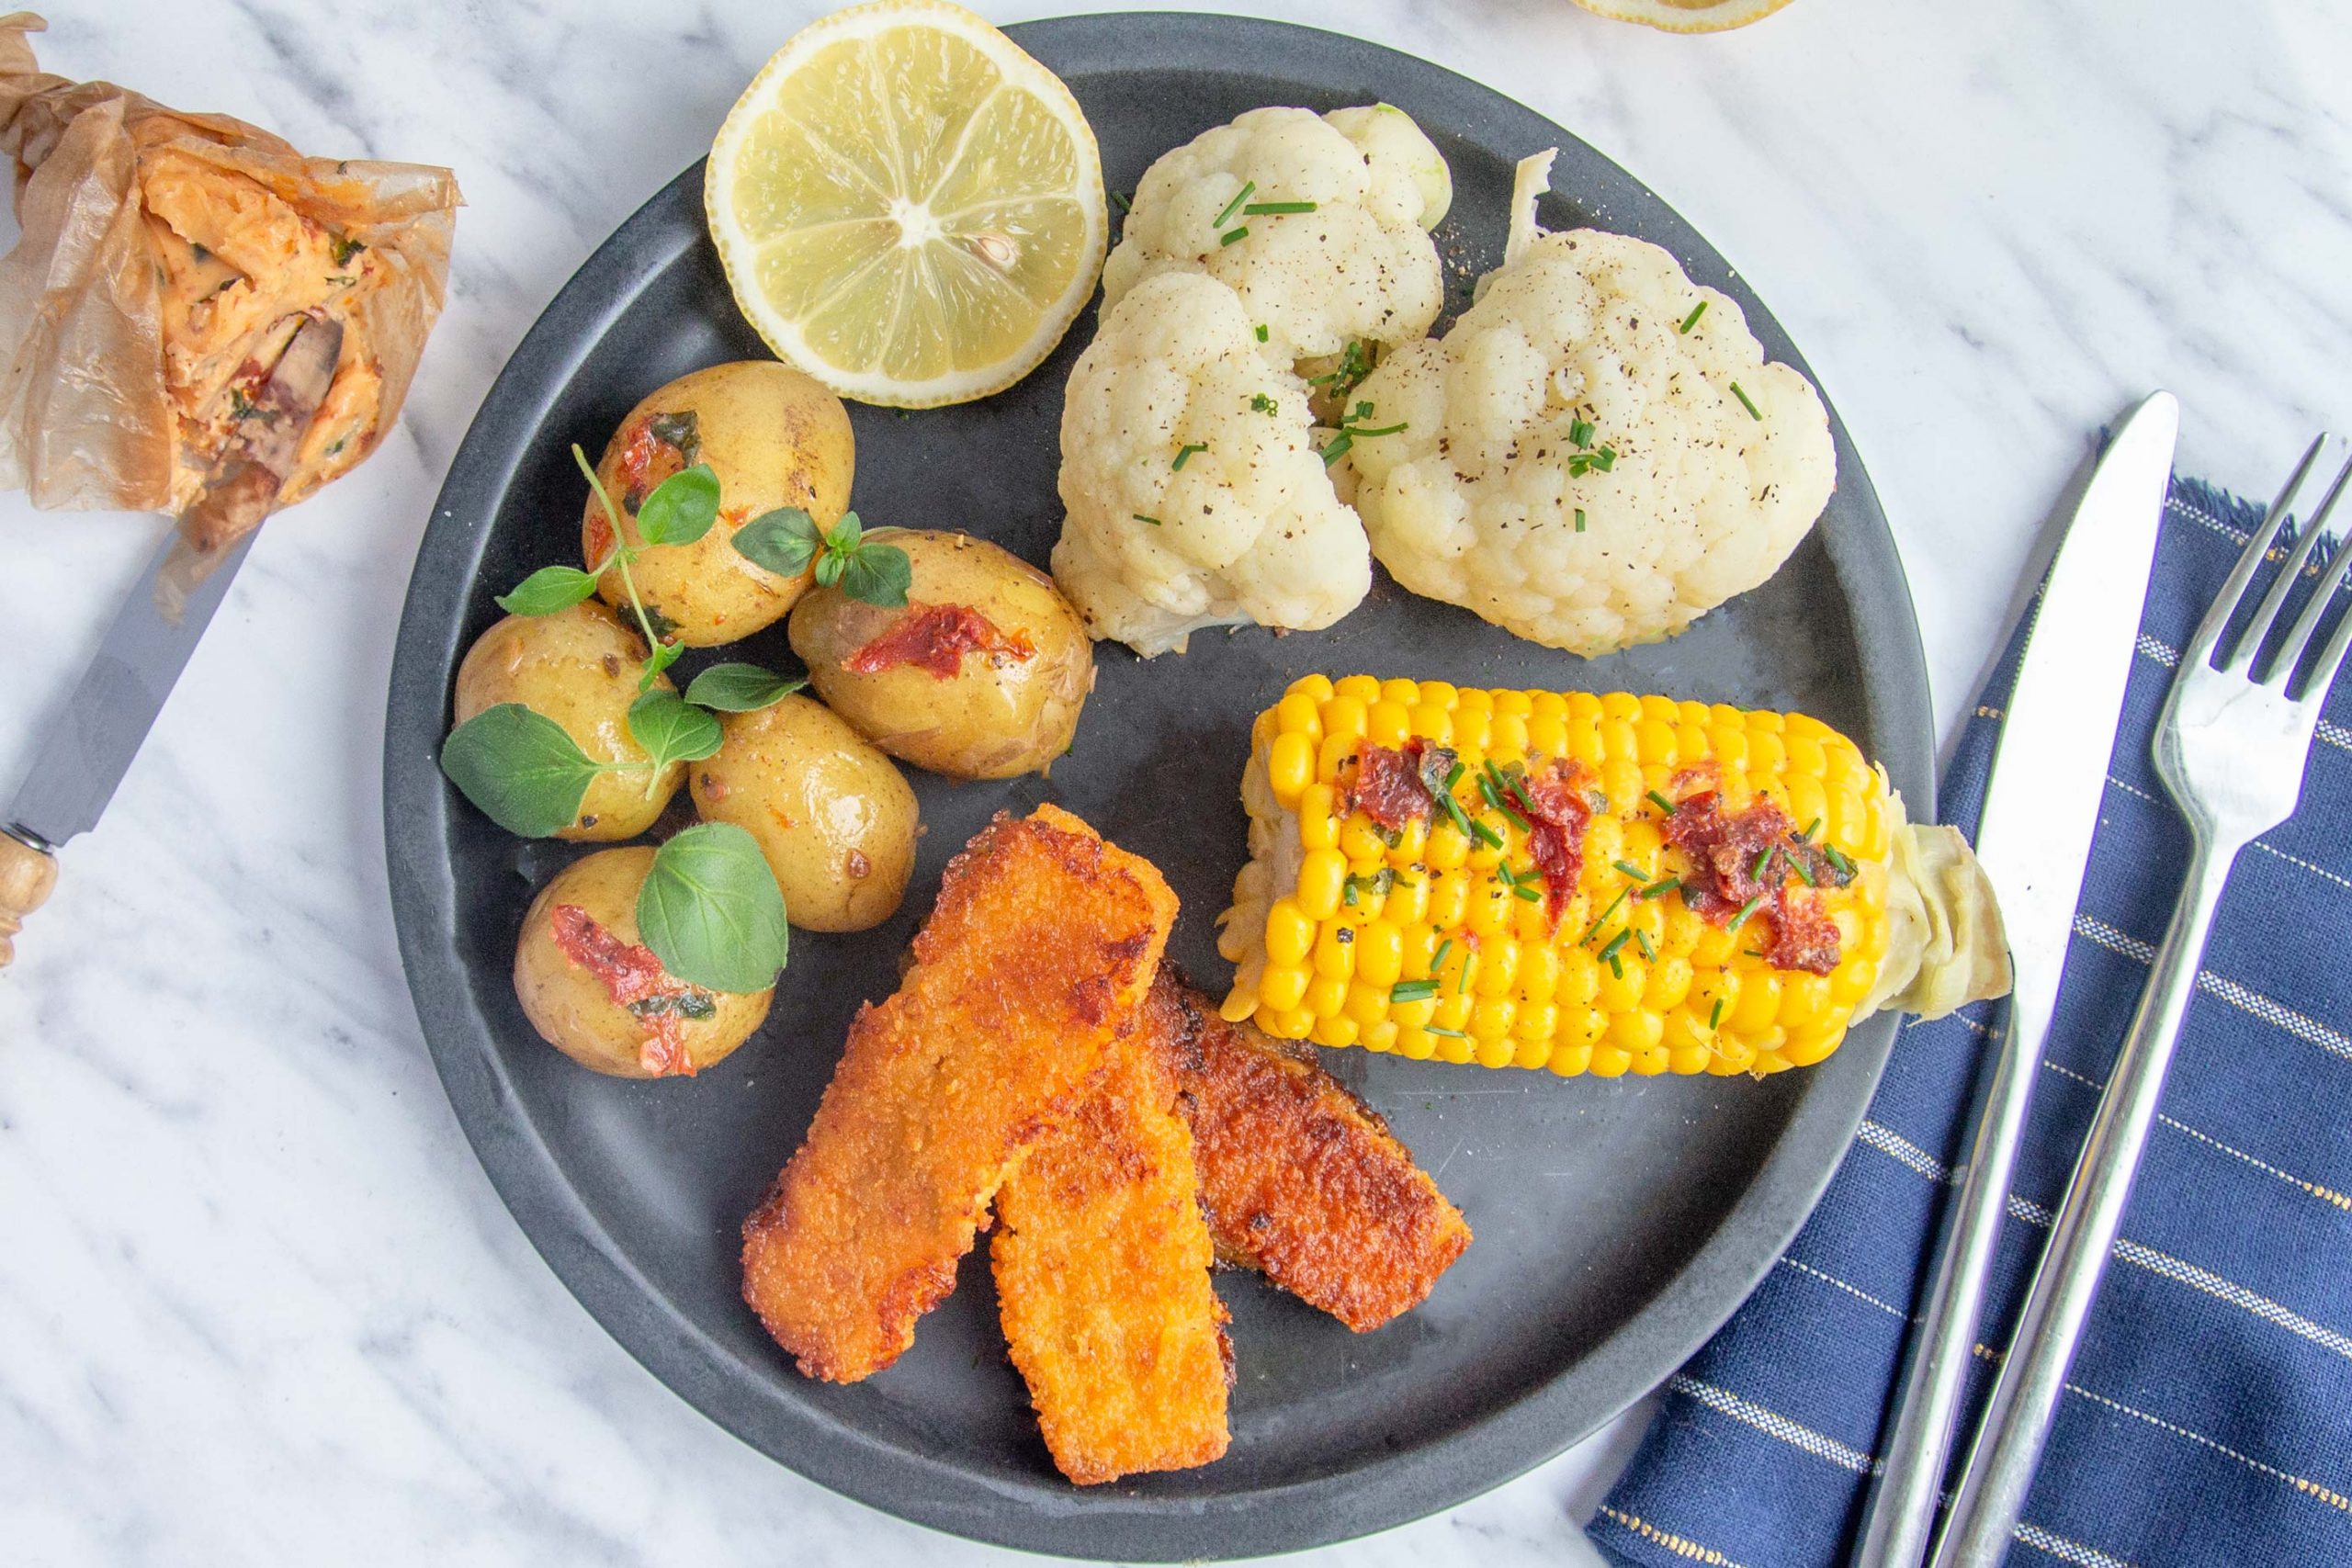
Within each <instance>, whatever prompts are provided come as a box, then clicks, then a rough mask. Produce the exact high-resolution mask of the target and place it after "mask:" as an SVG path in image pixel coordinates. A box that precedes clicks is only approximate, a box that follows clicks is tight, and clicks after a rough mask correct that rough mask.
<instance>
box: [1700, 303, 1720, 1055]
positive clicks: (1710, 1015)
mask: <svg viewBox="0 0 2352 1568" xmlns="http://www.w3.org/2000/svg"><path fill="white" fill-rule="evenodd" d="M1701 308H1702V309H1704V307H1703V306H1702V307H1701ZM1723 1021H1724V999H1723V998H1721V997H1717V998H1715V1005H1714V1006H1713V1007H1712V1008H1710V1009H1708V1010H1707V1027H1708V1028H1709V1029H1714V1028H1717V1027H1719V1026H1720V1025H1721V1024H1722V1023H1723Z"/></svg>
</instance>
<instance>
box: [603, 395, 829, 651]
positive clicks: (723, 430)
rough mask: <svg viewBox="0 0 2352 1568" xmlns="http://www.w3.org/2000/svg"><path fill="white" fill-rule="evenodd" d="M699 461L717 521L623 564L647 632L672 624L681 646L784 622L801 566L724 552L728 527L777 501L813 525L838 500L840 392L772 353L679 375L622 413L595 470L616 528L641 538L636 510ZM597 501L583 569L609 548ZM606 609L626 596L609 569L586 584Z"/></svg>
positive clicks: (800, 588)
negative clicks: (714, 488) (593, 586)
mask: <svg viewBox="0 0 2352 1568" xmlns="http://www.w3.org/2000/svg"><path fill="white" fill-rule="evenodd" d="M698 462H699V463H705V464H707V465H709V468H710V470H711V472H713V473H714V474H716V475H718V522H716V523H714V524H713V525H711V528H710V532H708V533H707V534H705V535H704V536H702V537H701V538H699V539H696V540H695V542H694V543H692V544H687V545H654V546H650V547H646V548H645V549H644V552H643V553H642V554H641V555H639V557H638V558H637V561H636V563H635V564H634V565H633V566H631V567H630V568H629V571H630V573H631V575H632V576H634V577H635V579H636V581H637V592H638V597H639V599H640V600H642V601H643V602H644V604H645V608H646V610H647V612H648V613H649V614H650V615H654V616H657V617H659V618H658V619H656V620H655V621H654V629H655V630H656V631H657V632H666V631H667V630H668V629H670V628H675V630H676V633H677V637H678V640H679V641H680V642H683V643H684V644H685V645H686V646H687V647H689V648H709V647H713V646H715V645H717V644H718V643H722V642H733V641H734V640H735V639H736V638H738V637H749V636H750V635H751V634H752V633H753V632H755V631H758V630H759V629H760V628H761V627H762V626H772V625H774V624H775V622H777V621H780V620H782V619H783V618H784V616H785V613H786V611H788V610H790V609H791V608H792V606H793V604H794V602H795V601H796V600H797V599H798V598H799V597H800V595H801V594H802V592H805V591H806V590H807V589H808V587H809V572H807V571H803V572H801V573H800V574H799V575H798V576H797V577H779V576H777V575H776V574H775V572H772V571H770V570H767V569H766V568H765V567H761V566H754V565H753V564H752V562H751V561H749V560H747V559H745V558H743V557H741V556H740V555H738V554H736V553H735V546H734V537H735V530H736V529H738V528H741V526H742V525H744V524H746V523H748V522H750V521H751V520H752V518H754V517H758V516H760V515H762V514H763V513H769V512H773V511H775V509H776V508H777V507H779V506H797V507H799V508H800V509H801V510H802V511H804V512H806V513H809V518H810V519H811V520H812V521H813V522H814V523H815V524H816V525H817V526H818V527H820V528H831V526H832V525H834V524H835V523H838V522H839V521H841V515H842V512H843V511H844V510H846V509H847V508H848V506H849V484H850V476H851V473H852V471H853V470H854V468H855V467H856V443H855V441H854V437H853V436H852V435H851V434H850V425H849V414H848V413H847V412H845V411H844V410H843V409H842V400H840V399H839V398H837V397H835V396H833V394H832V393H831V391H830V390H828V389H826V388H825V387H824V386H823V385H821V384H820V383H819V382H817V381H815V380H813V379H811V378H809V377H807V376H804V375H802V374H801V373H800V372H799V371H797V370H795V369H793V368H792V367H789V366H786V365H779V364H777V363H775V361H774V360H741V361H739V362H737V363H735V364H731V365H714V366H711V367H709V368H707V369H704V370H697V371H695V372H694V373H693V374H692V375H690V376H681V377H679V378H677V379H676V380H674V381H673V382H671V383H670V384H669V385H668V386H666V387H664V388H662V389H661V390H660V391H658V392H655V393H654V394H653V395H652V396H651V397H650V398H647V399H646V400H644V401H643V402H641V403H639V404H638V405H637V407H635V408H633V409H631V410H630V411H629V414H628V418H627V419H625V420H623V421H621V427H620V428H619V429H618V430H616V431H615V432H614V433H613V438H612V440H611V441H610V442H609V443H607V444H606V446H605V457H604V460H603V461H602V462H600V463H598V464H597V465H596V477H597V479H599V480H600V481H601V482H602V483H603V484H604V487H605V493H607V494H608V495H610V496H611V497H612V498H613V505H614V506H615V507H616V509H618V511H619V513H620V514H621V531H622V533H623V535H624V536H626V537H627V538H628V542H629V543H630V544H631V545H642V544H643V540H642V538H641V537H640V536H639V534H638V531H637V512H638V508H639V505H641V504H642V503H643V502H644V500H645V498H646V497H647V496H649V495H650V494H651V493H653V489H654V487H655V486H657V485H659V484H660V483H661V482H662V480H663V479H668V478H669V477H670V476H671V475H672V474H674V473H676V472H677V471H678V470H679V469H681V468H691V467H692V466H693V465H695V463H698ZM612 544H613V531H612V526H611V525H610V523H609V522H608V521H607V520H606V518H605V508H604V505H603V503H602V502H598V501H597V499H596V498H595V496H594V495H593V494H592V495H590V496H589V497H588V501H587V508H586V510H585V511H584V512H583V513H582V514H581V522H580V548H581V553H582V555H584V556H585V557H586V558H587V561H586V564H587V566H588V567H589V568H591V569H592V570H593V569H594V567H595V565H596V563H597V562H599V561H601V560H603V559H604V558H605V554H606V552H607V551H609V550H610V549H611V548H612ZM597 592H600V593H602V594H603V595H604V597H605V603H606V604H611V605H613V606H614V607H615V608H620V607H622V606H625V605H627V604H628V590H627V589H626V588H625V587H624V586H623V585H622V582H621V576H620V570H619V568H618V567H615V568H614V569H612V570H608V571H606V572H605V576H604V581H601V582H599V583H598V584H597Z"/></svg>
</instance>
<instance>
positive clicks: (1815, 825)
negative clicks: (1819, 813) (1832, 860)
mask: <svg viewBox="0 0 2352 1568" xmlns="http://www.w3.org/2000/svg"><path fill="white" fill-rule="evenodd" d="M1820 831H1821V818H1818V817H1816V818H1814V819H1813V820H1812V821H1810V822H1808V823H1806V824H1805V825H1804V832H1802V833H1799V834H1798V835H1797V841H1798V842H1799V843H1803V842H1805V841H1806V840H1810V839H1811V838H1812V837H1813V836H1814V835H1815V833H1818V832H1820Z"/></svg>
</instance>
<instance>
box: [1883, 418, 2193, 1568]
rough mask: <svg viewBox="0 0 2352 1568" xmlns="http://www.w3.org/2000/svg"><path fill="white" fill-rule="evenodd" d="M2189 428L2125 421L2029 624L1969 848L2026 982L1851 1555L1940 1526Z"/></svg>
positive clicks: (1999, 1051) (1981, 1112)
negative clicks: (1988, 1283)
mask: <svg viewBox="0 0 2352 1568" xmlns="http://www.w3.org/2000/svg"><path fill="white" fill-rule="evenodd" d="M2179 434H2180V404H2179V401H2178V400H2177V399H2175V398H2174V397H2173V395H2172V394H2171V393H2169V392H2154V393H2151V394H2150V395H2149V396H2148V398H2147V399H2146V400H2144V401H2143V402H2142V403H2141V404H2140V406H2139V407H2138V408H2136V409H2134V410H2133V411H2132V412H2131V415H2130V417H2129V418H2127V419H2126V420H2125V421H2124V422H2123V424H2122V427H2121V428H2120V429H2119V430H2118V431H2117V432H2116V434H2115V439H2114V440H2113V441H2112V442H2110V443H2109V446H2108V448H2107V452H2106V455H2105V456H2104V457H2101V458H2100V459H2099V462H2098V468H2097V469H2095V470H2094V471H2093V473H2092V475H2091V479H2090V483H2089V485H2088V486H2087V487H2086V489H2085V490H2084V491H2083V496H2082V500H2081V501H2080V502H2079V503H2078V504H2077V505H2076V506H2075V515H2074V517H2073V519H2072V520H2071V521H2070V522H2069V523H2068V525H2067V527H2066V534H2065V538H2064V541H2063V543H2062V544H2061V545H2060V547H2059V550H2058V557H2057V559H2056V560H2055V561H2053V562H2052V564H2051V568H2050V575H2049V577H2048V579H2047V580H2046V581H2044V582H2043V584H2042V588H2041V594H2040V596H2039V598H2038V599H2037V601H2036V603H2035V607H2034V610H2033V624H2032V626H2030V628H2029V630H2028V631H2027V633H2026V647H2025V656H2024V658H2023V660H2022V661H2021V662H2020V663H2019V664H2018V674H2017V682H2016V684H2015V686H2014V688H2013V689H2012V691H2011V694H2010V696H2009V701H2008V708H2007V714H2006V715H2005V716H2003V720H2002V726H2001V739H2000V744H1999V748H1998V750H1996V753H1995V755H1994V759H1993V773H1992V778H1991V781H1990V783H1989V784H1987V785H1986V787H1985V814H1984V818H1983V819H1982V821H1981V822H1980V823H1979V825H1978V828H1977V830H1976V856H1977V859H1978V860H1979V861H1981V862H1982V863H1984V866H1985V874H1986V875H1987V876H1988V877H1989V878H1990V879H1991V881H1992V884H1993V891H1994V893H1995V895H1996V897H1998V899H1999V901H2000V906H2001V919H2002V921H2003V923H2004V924H2005V926H2006V927H2007V931H2008V939H2009V954H2010V962H2011V964H2012V965H2013V967H2014V969H2015V972H2016V982H2015V988H2014V989H2013V990H2012V991H2011V993H2010V996H2009V1006H2008V1009H2007V1019H2006V1021H2005V1023H2004V1026H2003V1028H2002V1030H2001V1032H1999V1033H1998V1034H1997V1035H1996V1036H1995V1037H1994V1038H1993V1039H1992V1040H1991V1041H1990V1042H1988V1047H1989V1049H1990V1051H1991V1053H1992V1066H1991V1073H1990V1077H1989V1079H1988V1080H1987V1082H1986V1083H1985V1087H1984V1089H1983V1090H1982V1092H1981V1094H1980V1096H1979V1102H1978V1106H1977V1110H1976V1123H1975V1128H1974V1131H1973V1134H1972V1135H1971V1138H1970V1143H1969V1152H1968V1162H1967V1165H1966V1166H1965V1167H1964V1168H1963V1170H1962V1173H1961V1175H1960V1190H1959V1191H1958V1193H1957V1194H1956V1195H1955V1196H1954V1198H1953V1200H1952V1202H1951V1208H1950V1210H1949V1211H1948V1213H1947V1216H1946V1219H1945V1227H1944V1233H1943V1239H1942V1243H1941V1247H1940V1248H1939V1255H1938V1258H1937V1261H1936V1266H1935V1271H1934V1274H1933V1276H1932V1277H1931V1279H1930V1280H1929V1282H1928V1294H1927V1296H1926V1298H1925V1299H1926V1303H1927V1310H1926V1314H1925V1315H1924V1316H1923V1317H1922V1318H1921V1319H1920V1322H1919V1326H1918V1330H1917V1333H1916V1334H1915V1335H1914V1336H1913V1337H1912V1341H1911V1348H1910V1353H1909V1357H1908V1360H1907V1364H1906V1366H1905V1374H1904V1376H1903V1377H1902V1378H1901V1380H1899V1382H1898V1383H1897V1388H1898V1390H1899V1393H1898V1394H1897V1396H1896V1404H1895V1413H1894V1421H1893V1423H1892V1424H1891V1425H1890V1426H1889V1427H1888V1428H1887V1429H1888V1432H1889V1433H1890V1434H1891V1435H1890V1437H1889V1439H1888V1442H1887V1446H1886V1453H1885V1458H1884V1461H1883V1465H1882V1468H1881V1471H1880V1476H1879V1480H1878V1483H1877V1485H1876V1486H1875V1487H1874V1488H1873V1490H1872V1492H1871V1498H1870V1502H1869V1506H1868V1509H1867V1511H1866V1513H1865V1515H1864V1517H1863V1520H1862V1531H1861V1536H1860V1546H1859V1547H1858V1548H1857V1549H1856V1551H1855V1555H1854V1563H1855V1568H1918V1564H1919V1562H1921V1560H1922V1559H1924V1558H1925V1557H1926V1555H1927V1552H1928V1544H1929V1540H1930V1537H1931V1535H1932V1533H1933V1531H1934V1529H1935V1522H1936V1509H1937V1503H1938V1499H1939V1490H1940V1488H1941V1486H1942V1483H1943V1475H1944V1466H1945V1461H1946V1458H1947V1456H1948V1454H1949V1453H1950V1451H1951V1441H1952V1436H1953V1427H1954V1425H1955V1422H1956V1420H1957V1418H1958V1416H1959V1410H1960V1392H1961V1387H1962V1383H1963V1382H1964V1381H1965V1379H1966V1377H1967V1373H1968V1368H1969V1363H1970V1359H1971V1357H1972V1356H1973V1352H1974V1348H1975V1341H1976V1328H1977V1320H1978V1317H1979V1315H1980V1313H1981V1310H1982V1308H1983V1305H1984V1296H1985V1279H1986V1276H1987V1275H1988V1274H1989V1273H1990V1271H1991V1267H1992V1261H1993V1253H1994V1248H1995V1247H1996V1244H1997V1243H1998V1241H1999V1239H2000V1232H2001V1224H2002V1221H2003V1218H2004V1215H2005V1213H2006V1210H2007V1201H2008V1193H2009V1179H2010V1177H2011V1175H2012V1174H2013V1172H2014V1171H2015V1169H2016V1166H2017V1155H2018V1145H2019V1143H2020V1142H2021V1141H2022V1140H2023V1138H2024V1134H2025V1114H2026V1105H2027V1102H2028V1100H2030V1097H2031V1095H2032V1091H2033V1079H2034V1077H2035V1075H2036V1073H2037V1072H2038V1071H2039V1070H2040V1067H2041V1051H2042V1043H2043V1040H2044V1037H2045V1036H2046V1035H2047V1034H2048V1032H2049V1029H2050V1019H2051V1015H2052V1012H2053V1011H2054V1010H2055V1009H2056V1007H2057V1004H2058V980H2059V974H2060V971H2061V970H2062V968H2063V967H2064V964H2065V959H2066V949H2067V939H2068V935H2069V933H2070V932H2071V931H2073V929H2074V922H2075V902H2076V900H2077V899H2078V898H2079V897H2081V894H2082V886H2083V873H2084V870H2085V868H2086V867H2087V866H2088V865H2089V863H2090V852H2091V833H2092V830H2093V829H2095V828H2097V827H2098V808H2099V800H2100V796H2101V795H2103V794H2104V793H2105V791H2106V788H2107V763H2108V757H2109V753H2110V752H2111V751H2112V750H2114V747H2115V731H2116V727H2117V724H2118V722H2119V721H2120V718H2121V716H2122V713H2123V688H2124V684H2125V682H2127V681H2128V680H2129V679H2130V677H2131V659H2132V654H2133V651H2134V648H2135V645H2136V643H2137V640H2138V637H2139V631H2140V611H2141V607H2142V605H2143V603H2144V602H2145V600H2146V598H2147V592H2148V579H2149V576H2150V574H2151V573H2152V571H2153V570H2154V566H2155V553H2156V525H2157V524H2158V522H2159V521H2160V520H2161V518H2162V515H2163V512H2164V502H2165V487H2166V486H2167V485H2168V484H2169V483H2170V481H2171V478H2172V457H2173V448H2174V446H2176V444H2177V440H2178V437H2179Z"/></svg>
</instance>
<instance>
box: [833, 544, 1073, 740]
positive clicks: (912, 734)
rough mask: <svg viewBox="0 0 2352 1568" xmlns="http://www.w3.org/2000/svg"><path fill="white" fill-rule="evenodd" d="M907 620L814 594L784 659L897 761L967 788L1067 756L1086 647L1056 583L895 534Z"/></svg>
mask: <svg viewBox="0 0 2352 1568" xmlns="http://www.w3.org/2000/svg"><path fill="white" fill-rule="evenodd" d="M876 542H877V543H887V544H891V545H896V546H898V547H899V548H901V549H903V550H905V551H906V552H907V557H908V559H909V560H910V563H911V564H912V566H913V568H914V582H913V585H912V586H911V587H910V588H909V589H908V590H907V603H906V606H905V608H903V609H895V610H893V609H885V608H883V607H881V606H879V605H876V604H866V603H865V602H864V601H863V600H859V599H853V598H851V597H850V596H849V595H848V594H847V593H844V592H842V590H841V588H840V587H839V586H835V587H831V588H819V589H815V590H812V591H811V592H809V594H808V595H807V596H806V597H804V598H803V599H802V600H801V601H800V603H799V604H798V605H797V607H795V609H794V610H793V612H792V649H793V651H794V652H796V653H797V654H799V655H800V657H801V658H802V659H803V660H806V661H807V663H808V665H809V683H810V684H812V685H814V686H815V687H816V688H817V692H818V694H819V695H820V696H822V697H823V698H824V699H825V701H826V703H827V704H828V705H831V707H832V709H833V711H834V712H835V713H838V714H840V715H841V716H842V717H843V718H845V719H847V720H849V722H850V723H851V725H852V726H854V728H856V729H857V730H858V732H859V733H860V734H862V735H864V736H865V738H866V739H869V740H871V741H873V742H874V743H875V744H876V746H879V747H881V748H882V750H885V751H888V752H889V753H890V754H891V755H892V756H894V757H902V758H904V759H905V760H906V761H910V762H912V763H914V764H915V765H917V766H918V767H924V768H929V769H931V770H932V771H933V773H947V774H951V775H953V776H955V777H957V778H967V779H1002V778H1011V777H1012V775H1014V774H1015V773H1033V772H1038V771H1041V770H1043V769H1044V768H1045V767H1046V765H1047V764H1049V763H1050V762H1052V761H1053V760H1054V759H1055V758H1057V757H1058V756H1060V755H1061V754H1062V753H1063V752H1064V751H1067V750H1069V742H1070V737H1071V735H1072V734H1074V733H1075V732H1076V731H1077V729H1078V715H1079V710H1080V707H1082V706H1083V705H1085V702H1086V694H1087V693H1089V692H1091V691H1092V690H1093V689H1094V645H1093V643H1092V641H1091V639H1090V638H1089V637H1087V635H1086V627H1085V624H1084V623H1083V622H1081V621H1080V619H1079V617H1078V612H1077V611H1075V610H1073V609H1071V608H1070V607H1069V602H1068V601H1067V600H1065V599H1063V597H1062V596H1061V594H1060V593H1059V592H1057V591H1056V590H1055V588H1054V581H1053V579H1052V578H1050V577H1047V576H1046V574H1045V573H1044V572H1042V571H1039V570H1037V569H1036V568H1035V567H1033V566H1031V565H1030V564H1029V563H1028V562H1026V561H1024V560H1023V559H1021V558H1019V557H1018V556H1014V555H1012V554H1010V553H1009V552H1007V551H1005V550H1002V549H1000V548H998V547H996V546H994V545H991V544H989V542H988V541H986V540H985V539H975V538H973V537H972V536H969V535H968V534H948V533H934V532H928V531H924V530H920V529H908V530H903V531H900V530H892V531H891V532H889V533H888V534H887V535H881V536H878V537H877V538H876Z"/></svg>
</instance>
